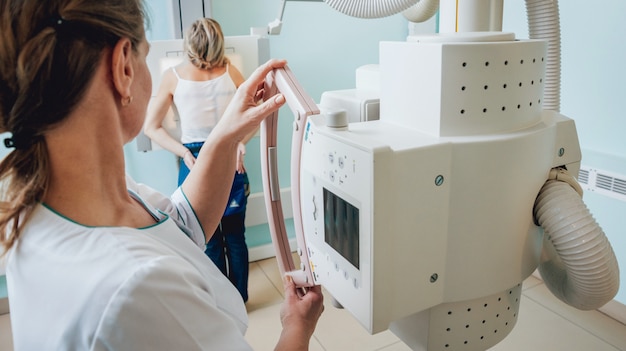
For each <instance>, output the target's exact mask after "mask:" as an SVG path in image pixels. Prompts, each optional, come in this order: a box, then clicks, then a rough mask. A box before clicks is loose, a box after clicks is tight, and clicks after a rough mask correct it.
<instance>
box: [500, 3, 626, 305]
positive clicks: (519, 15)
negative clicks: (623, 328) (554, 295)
mask: <svg viewBox="0 0 626 351" xmlns="http://www.w3.org/2000/svg"><path fill="white" fill-rule="evenodd" d="M559 8H560V21H561V47H562V53H561V62H562V66H561V77H562V85H561V113H563V114H564V115H566V116H568V117H570V118H573V119H574V120H575V121H576V127H577V130H578V137H579V140H580V146H581V148H582V152H583V158H582V164H583V165H586V166H589V167H592V168H597V169H601V170H604V171H609V172H611V173H618V174H622V175H626V140H625V138H624V132H625V131H626V113H625V109H624V101H625V100H626V85H625V84H624V82H626V67H625V66H624V63H625V62H626V45H624V37H623V35H624V33H626V22H625V21H624V19H623V16H624V14H625V13H626V2H624V1H623V0H604V1H598V2H593V3H592V2H589V1H582V0H562V1H559ZM503 27H504V28H503V29H504V30H508V31H513V32H516V33H517V35H518V37H520V38H528V29H527V23H526V11H525V7H524V1H522V0H517V1H513V0H508V1H505V15H504V25H503ZM584 199H585V203H586V204H587V206H588V207H589V209H590V211H591V213H593V215H594V217H595V218H596V220H597V221H598V223H599V224H600V226H601V227H602V228H603V229H604V231H605V233H606V235H607V237H608V238H609V241H610V242H611V246H612V247H613V250H614V251H615V253H616V255H617V259H618V262H619V263H620V272H621V281H622V282H625V281H626V202H624V201H619V200H616V199H613V198H610V197H606V196H603V195H598V194H595V193H590V192H588V193H586V194H585V195H584ZM622 285H623V284H622ZM616 300H618V301H620V302H621V303H624V304H626V288H624V287H622V288H621V289H620V291H619V292H618V296H617V297H616Z"/></svg>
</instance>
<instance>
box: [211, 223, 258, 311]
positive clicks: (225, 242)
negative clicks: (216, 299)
mask: <svg viewBox="0 0 626 351" xmlns="http://www.w3.org/2000/svg"><path fill="white" fill-rule="evenodd" d="M245 217H246V213H245V212H240V213H236V214H233V215H230V216H225V217H222V220H221V221H220V224H219V225H218V226H217V229H216V230H215V233H213V236H212V237H211V239H210V240H209V242H208V243H207V245H206V250H205V251H204V253H205V254H206V255H207V256H209V258H211V260H212V261H213V262H214V263H215V265H216V266H217V268H219V269H220V270H221V271H222V273H224V275H225V276H226V277H228V280H230V281H231V283H233V285H234V286H235V287H236V288H237V290H239V293H240V294H241V297H242V298H243V301H244V302H246V301H248V270H249V263H248V245H246V237H245V231H246V228H245V225H244V221H245Z"/></svg>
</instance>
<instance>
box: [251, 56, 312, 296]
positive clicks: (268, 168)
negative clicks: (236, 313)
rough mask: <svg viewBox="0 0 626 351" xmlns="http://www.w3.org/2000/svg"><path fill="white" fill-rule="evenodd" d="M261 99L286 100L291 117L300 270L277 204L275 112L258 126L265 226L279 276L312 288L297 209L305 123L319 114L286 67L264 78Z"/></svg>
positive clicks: (293, 197)
mask: <svg viewBox="0 0 626 351" xmlns="http://www.w3.org/2000/svg"><path fill="white" fill-rule="evenodd" d="M264 92H265V95H264V99H269V98H271V97H272V96H274V95H275V94H276V93H277V92H280V93H282V94H283V95H284V96H285V99H286V101H287V104H288V105H289V107H290V108H291V110H292V112H293V114H294V118H295V121H294V124H293V137H292V142H291V198H292V206H293V220H294V227H295V231H296V240H297V242H298V247H299V250H298V253H299V255H300V262H301V265H300V267H297V269H296V267H295V265H294V262H293V258H292V256H291V248H290V247H289V239H288V237H287V230H286V228H285V221H284V215H283V209H282V203H281V200H280V185H279V182H278V163H277V161H278V159H277V149H276V147H277V126H278V111H276V112H274V113H272V114H271V115H270V116H268V117H267V118H266V119H265V120H264V121H263V122H262V123H261V167H262V177H263V194H264V197H265V207H266V208H267V212H268V213H267V217H268V224H269V228H270V234H271V236H272V242H273V244H274V249H275V250H276V258H277V261H278V267H279V269H280V271H281V274H282V275H285V274H288V275H291V276H292V277H293V280H294V282H295V283H296V285H297V286H301V287H308V286H313V285H314V281H313V274H312V272H311V267H310V265H309V257H308V252H307V250H306V244H305V241H304V231H303V227H302V216H301V208H300V153H301V150H302V139H303V136H304V132H305V128H304V127H305V126H306V121H307V119H308V117H309V116H311V115H316V114H319V109H318V108H317V105H316V104H315V102H314V101H313V99H312V98H311V97H310V96H309V95H308V94H307V93H306V91H304V89H303V88H302V86H300V84H299V83H298V81H297V80H296V79H295V77H294V75H293V73H292V72H291V70H290V69H289V67H287V66H285V67H284V68H279V69H276V70H274V71H272V72H270V73H269V74H268V75H267V76H266V78H265V87H264Z"/></svg>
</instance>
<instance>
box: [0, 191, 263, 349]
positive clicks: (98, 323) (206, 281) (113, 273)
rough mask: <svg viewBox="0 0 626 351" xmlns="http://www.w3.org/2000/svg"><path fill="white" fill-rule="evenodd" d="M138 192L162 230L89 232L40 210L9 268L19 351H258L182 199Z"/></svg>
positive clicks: (234, 293)
mask: <svg viewBox="0 0 626 351" xmlns="http://www.w3.org/2000/svg"><path fill="white" fill-rule="evenodd" d="M128 183H129V191H130V192H131V194H133V195H134V196H136V197H137V198H138V199H140V200H141V201H143V202H144V204H145V206H146V208H148V209H149V210H150V211H151V212H152V214H153V216H155V218H157V219H158V220H159V222H158V223H157V224H155V225H153V226H150V227H146V228H141V229H134V228H127V227H87V226H83V225H81V224H78V223H75V222H73V221H71V220H70V219H68V218H65V217H63V216H62V215H61V214H58V213H56V212H54V210H52V209H50V208H48V207H46V206H44V205H37V206H36V209H35V210H34V213H33V215H32V217H31V218H30V219H29V221H28V223H27V225H26V226H25V227H24V229H23V231H22V235H21V237H20V240H19V242H18V245H17V246H16V247H14V248H13V249H12V251H11V252H10V256H9V261H8V264H7V286H8V290H9V291H8V293H9V304H10V311H11V324H12V329H13V342H14V346H15V350H16V351H20V350H37V351H40V350H185V351H188V350H220V351H222V350H250V349H251V348H250V346H249V345H248V344H247V343H246V341H245V339H244V333H245V330H246V328H247V322H248V320H247V314H246V310H245V306H244V304H243V301H242V299H241V296H240V295H239V293H238V292H237V290H236V289H235V288H234V286H233V285H232V284H231V283H230V282H229V281H228V280H227V278H225V277H224V275H223V274H222V273H221V272H220V271H219V270H218V269H217V268H216V267H215V265H214V264H213V262H212V261H211V260H210V259H209V258H208V257H207V256H206V255H205V254H204V252H203V250H202V249H201V248H203V247H204V235H203V234H202V229H201V227H200V223H199V222H198V220H197V218H196V217H195V215H194V214H193V211H192V210H191V208H190V206H189V203H188V202H187V200H186V198H185V197H184V194H183V193H182V191H181V190H180V189H179V190H177V191H176V193H175V194H174V195H173V196H172V198H171V199H169V198H166V197H164V196H162V195H160V194H158V193H157V192H155V191H153V190H151V189H149V188H147V187H144V186H141V185H137V184H135V183H134V182H133V181H132V180H130V179H129V180H128ZM152 206H155V207H156V208H157V209H158V210H155V209H154V208H153V207H152ZM181 228H182V229H183V230H184V231H186V232H187V233H188V234H189V235H190V237H191V238H192V240H193V241H192V240H190V237H188V236H187V235H185V234H184V232H183V230H181ZM194 241H195V243H194Z"/></svg>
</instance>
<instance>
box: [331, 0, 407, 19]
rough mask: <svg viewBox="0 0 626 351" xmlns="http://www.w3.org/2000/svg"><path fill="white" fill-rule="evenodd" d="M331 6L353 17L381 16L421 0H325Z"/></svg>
mask: <svg viewBox="0 0 626 351" xmlns="http://www.w3.org/2000/svg"><path fill="white" fill-rule="evenodd" d="M324 1H325V2H326V3H327V4H328V5H329V6H330V7H332V8H334V9H335V10H337V11H339V12H341V13H343V14H346V15H348V16H352V17H358V18H381V17H387V16H391V15H394V14H396V13H398V12H401V11H404V10H406V9H408V8H409V7H411V6H413V5H415V4H416V3H417V2H418V1H419V0H385V1H381V0H360V1H354V0H324Z"/></svg>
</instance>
